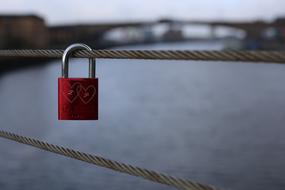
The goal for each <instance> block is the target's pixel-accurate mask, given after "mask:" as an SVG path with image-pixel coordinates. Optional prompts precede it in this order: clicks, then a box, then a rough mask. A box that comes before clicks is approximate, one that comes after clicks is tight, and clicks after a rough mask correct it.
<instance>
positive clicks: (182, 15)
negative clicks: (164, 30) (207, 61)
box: [0, 0, 285, 25]
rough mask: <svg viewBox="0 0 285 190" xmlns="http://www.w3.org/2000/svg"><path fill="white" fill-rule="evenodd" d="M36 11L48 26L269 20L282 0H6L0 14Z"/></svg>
mask: <svg viewBox="0 0 285 190" xmlns="http://www.w3.org/2000/svg"><path fill="white" fill-rule="evenodd" d="M15 13H16V14H30V13H32V14H38V15H39V16H42V17H44V18H45V20H46V22H47V23H48V24H50V25H56V24H66V23H79V22H84V23H90V22H114V21H138V20H139V21H152V20H157V19H160V18H176V19H186V20H190V19H192V20H273V19H274V18H276V17H280V16H284V17H285V0H104V1H102V0H6V1H5V2H2V3H1V6H0V14H15Z"/></svg>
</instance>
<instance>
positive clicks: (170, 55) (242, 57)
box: [0, 49, 285, 63]
mask: <svg viewBox="0 0 285 190" xmlns="http://www.w3.org/2000/svg"><path fill="white" fill-rule="evenodd" d="M63 51H64V50H52V49H50V50H0V57H38V58H43V57H46V58H59V57H61V56H62V54H63ZM73 56H74V57H81V58H84V57H86V58H114V59H167V60H203V61H241V62H263V63H285V52H282V51H188V50H185V51H184V50H181V51H178V50H175V51H162V50H161V51H156V50H93V51H91V52H90V51H86V50H78V51H77V52H75V53H74V55H73Z"/></svg>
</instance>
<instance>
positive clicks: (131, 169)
mask: <svg viewBox="0 0 285 190" xmlns="http://www.w3.org/2000/svg"><path fill="white" fill-rule="evenodd" d="M0 137H2V138H6V139H10V140H12V141H16V142H19V143H22V144H26V145H30V146H33V147H36V148H39V149H43V150H46V151H49V152H53V153H56V154H60V155H63V156H66V157H70V158H74V159H77V160H81V161H83V162H87V163H91V164H95V165H97V166H100V167H105V168H109V169H111V170H115V171H118V172H122V173H126V174H129V175H133V176H138V177H142V178H144V179H147V180H150V181H153V182H157V183H162V184H165V185H170V186H174V187H176V188H179V189H187V190H215V188H214V187H211V186H209V185H204V184H200V183H197V182H193V181H189V180H185V179H181V178H177V177H173V176H169V175H165V174H162V173H158V172H156V171H152V170H147V169H143V168H140V167H136V166H131V165H128V164H124V163H120V162H117V161H112V160H109V159H106V158H103V157H100V156H96V155H92V154H87V153H83V152H80V151H76V150H73V149H69V148H65V147H62V146H58V145H53V144H49V143H46V142H43V141H39V140H37V139H32V138H29V137H24V136H20V135H17V134H14V133H10V132H7V131H3V130H0Z"/></svg>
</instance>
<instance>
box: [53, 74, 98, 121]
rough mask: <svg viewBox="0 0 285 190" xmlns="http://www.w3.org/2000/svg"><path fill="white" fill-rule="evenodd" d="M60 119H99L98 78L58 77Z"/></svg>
mask: <svg viewBox="0 0 285 190" xmlns="http://www.w3.org/2000/svg"><path fill="white" fill-rule="evenodd" d="M58 119H59V120H98V78H63V77H60V78H58Z"/></svg>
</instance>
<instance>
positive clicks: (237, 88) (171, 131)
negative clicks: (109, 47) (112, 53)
mask: <svg viewBox="0 0 285 190" xmlns="http://www.w3.org/2000/svg"><path fill="white" fill-rule="evenodd" d="M133 48H135V49H149V48H150V49H220V48H222V46H221V45H220V44H216V43H202V44H197V43H193V44H192V43H183V44H174V45H173V44H172V45H169V44H159V45H154V46H151V45H148V46H140V47H126V48H124V49H133ZM97 63H98V64H97V75H98V77H99V82H100V120H99V121H58V120H57V77H58V76H59V75H60V61H53V62H51V63H50V64H48V65H43V66H42V67H35V68H29V69H24V70H18V71H15V72H9V73H7V74H4V75H2V76H1V77H0V105H1V107H0V121H1V129H4V130H8V131H11V132H15V133H19V134H22V135H27V136H30V137H35V138H38V139H41V140H45V141H48V142H50V143H56V144H59V145H62V146H67V147H70V148H74V149H79V150H82V151H85V152H89V153H95V154H98V155H101V156H104V157H106V158H110V159H113V160H118V161H121V162H125V163H129V164H133V165H137V166H140V167H143V168H148V169H153V170H157V171H160V172H165V173H167V174H171V175H174V176H178V177H183V178H188V179H191V180H196V181H199V182H201V183H206V184H212V185H215V186H217V187H219V188H221V189H231V190H268V189H271V190H275V189H280V190H282V189H285V161H284V160H285V148H284V147H285V146H284V145H285V138H284V133H285V129H284V123H285V99H284V97H285V88H284V81H285V74H284V73H285V67H284V66H283V65H277V64H276V65H275V64H250V63H249V64H243V63H231V64H227V63H222V62H202V61H152V60H147V61H146V60H111V59H98V60H97ZM70 69H71V70H72V71H71V73H70V75H72V76H87V60H84V59H82V60H81V59H77V60H73V61H72V64H71V66H70ZM0 155H1V156H0V189H1V190H36V189H42V190H49V189H61V190H64V189H68V190H77V189H78V190H79V189H114V190H117V189H174V188H171V187H168V186H165V185H160V184H156V183H152V182H149V181H146V180H143V179H140V178H136V177H132V176H129V175H125V174H121V173H117V172H113V171H111V170H108V169H104V168H99V167H96V166H93V165H89V164H86V163H83V162H80V161H77V160H73V159H68V158H65V157H62V156H59V155H55V154H52V153H48V152H45V151H42V150H38V149H35V148H32V147H29V146H26V145H21V144H17V143H15V142H12V141H8V140H5V139H0Z"/></svg>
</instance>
